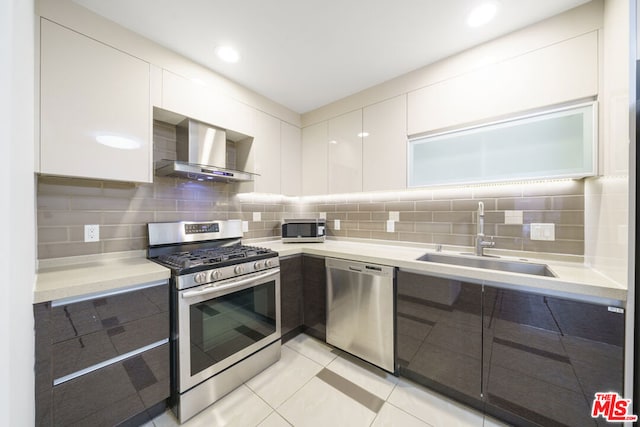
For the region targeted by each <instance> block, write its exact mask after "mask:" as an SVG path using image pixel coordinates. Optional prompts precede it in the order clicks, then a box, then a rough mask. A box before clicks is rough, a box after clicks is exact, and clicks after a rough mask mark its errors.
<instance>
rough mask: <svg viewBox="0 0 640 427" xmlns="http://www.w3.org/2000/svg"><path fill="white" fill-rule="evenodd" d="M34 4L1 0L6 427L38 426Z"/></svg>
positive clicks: (0, 335)
mask: <svg viewBox="0 0 640 427" xmlns="http://www.w3.org/2000/svg"><path fill="white" fill-rule="evenodd" d="M33 9H34V5H33V1H31V0H0V159H2V167H1V168H0V199H2V202H3V203H2V206H3V207H2V209H0V224H2V227H3V229H4V230H3V232H2V239H0V271H2V272H3V279H2V281H1V282H0V283H1V285H0V286H1V288H2V292H1V294H0V295H1V297H0V342H2V346H0V347H1V348H2V350H0V369H1V371H0V372H1V373H0V378H2V379H1V380H0V425H3V426H30V425H33V424H34V419H35V418H34V407H35V405H34V397H33V393H34V373H33V366H34V343H33V338H34V337H33V310H32V305H31V303H32V300H33V284H34V278H35V273H34V262H35V220H34V211H35V209H34V176H33V155H34V154H33V150H34V148H33V146H34V33H33V20H34V11H33Z"/></svg>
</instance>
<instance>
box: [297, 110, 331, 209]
mask: <svg viewBox="0 0 640 427" xmlns="http://www.w3.org/2000/svg"><path fill="white" fill-rule="evenodd" d="M328 143H329V123H328V122H326V121H324V122H320V123H317V124H315V125H311V126H307V127H305V128H303V129H302V195H303V196H311V195H318V194H327V193H328V183H329V181H328V175H327V161H328V160H327V155H328V152H329V150H328V147H327V145H328Z"/></svg>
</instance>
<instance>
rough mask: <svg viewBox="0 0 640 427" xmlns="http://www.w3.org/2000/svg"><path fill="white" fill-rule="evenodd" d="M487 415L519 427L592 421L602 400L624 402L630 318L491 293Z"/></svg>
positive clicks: (575, 304) (576, 304)
mask: <svg viewBox="0 0 640 427" xmlns="http://www.w3.org/2000/svg"><path fill="white" fill-rule="evenodd" d="M484 290H485V292H484V310H485V314H486V315H485V318H484V328H483V332H484V340H485V346H484V347H485V354H484V357H485V360H486V362H487V364H486V371H487V372H486V381H485V384H484V392H485V402H486V410H487V411H488V412H490V413H492V414H494V415H497V416H500V417H501V418H503V419H505V420H507V421H511V422H512V423H514V424H525V423H530V424H532V425H541V426H576V427H578V426H580V427H582V426H596V425H615V424H612V423H607V422H606V421H605V420H604V419H603V418H599V419H593V418H592V417H591V407H592V404H593V400H594V397H595V396H594V395H595V393H596V392H610V391H615V392H618V393H619V394H622V388H623V353H624V314H621V313H618V312H615V311H610V310H609V309H608V307H607V306H604V305H598V304H591V303H586V302H581V301H573V300H566V299H561V298H555V297H549V296H544V295H538V294H533V293H528V292H520V291H514V290H511V289H502V288H496V287H490V286H485V288H484Z"/></svg>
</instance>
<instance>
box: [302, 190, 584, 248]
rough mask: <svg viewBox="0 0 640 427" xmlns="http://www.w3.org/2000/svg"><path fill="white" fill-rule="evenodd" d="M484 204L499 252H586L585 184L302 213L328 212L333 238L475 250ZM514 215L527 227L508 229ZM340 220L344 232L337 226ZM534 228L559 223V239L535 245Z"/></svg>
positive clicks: (405, 198)
mask: <svg viewBox="0 0 640 427" xmlns="http://www.w3.org/2000/svg"><path fill="white" fill-rule="evenodd" d="M480 201H482V202H483V203H484V209H485V229H484V233H485V235H486V236H494V240H495V242H496V248H500V249H509V250H524V251H537V252H551V253H562V254H572V255H582V254H583V253H584V184H583V182H582V181H552V182H544V183H523V184H505V185H491V186H470V187H465V188H448V189H437V190H406V191H400V192H396V193H384V194H375V193H372V194H370V195H367V194H366V193H363V194H354V195H351V196H345V197H342V198H340V197H334V196H327V197H325V198H317V200H314V202H312V203H306V204H305V206H304V207H303V209H302V210H304V211H307V212H315V213H320V212H325V213H326V218H327V222H328V224H327V226H328V229H329V231H328V235H329V236H339V237H351V238H363V239H380V240H391V241H404V242H417V243H434V244H443V245H459V246H473V245H474V237H475V235H476V233H477V209H478V202H480ZM513 211H521V212H522V221H523V224H505V222H506V221H505V212H513ZM390 212H398V214H399V221H396V222H395V223H394V231H393V232H387V231H386V225H387V221H388V220H389V219H390V215H389V213H390ZM336 219H338V220H340V230H335V229H334V227H333V225H334V220H336ZM531 223H553V224H555V238H556V240H555V241H540V240H531V239H530V238H529V236H530V224H531Z"/></svg>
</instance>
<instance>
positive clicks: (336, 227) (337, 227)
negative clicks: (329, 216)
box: [333, 219, 340, 231]
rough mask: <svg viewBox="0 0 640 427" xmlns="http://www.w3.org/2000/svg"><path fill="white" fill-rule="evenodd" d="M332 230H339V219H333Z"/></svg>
mask: <svg viewBox="0 0 640 427" xmlns="http://www.w3.org/2000/svg"><path fill="white" fill-rule="evenodd" d="M333 229H334V230H336V231H337V230H340V220H339V219H334V220H333Z"/></svg>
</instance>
